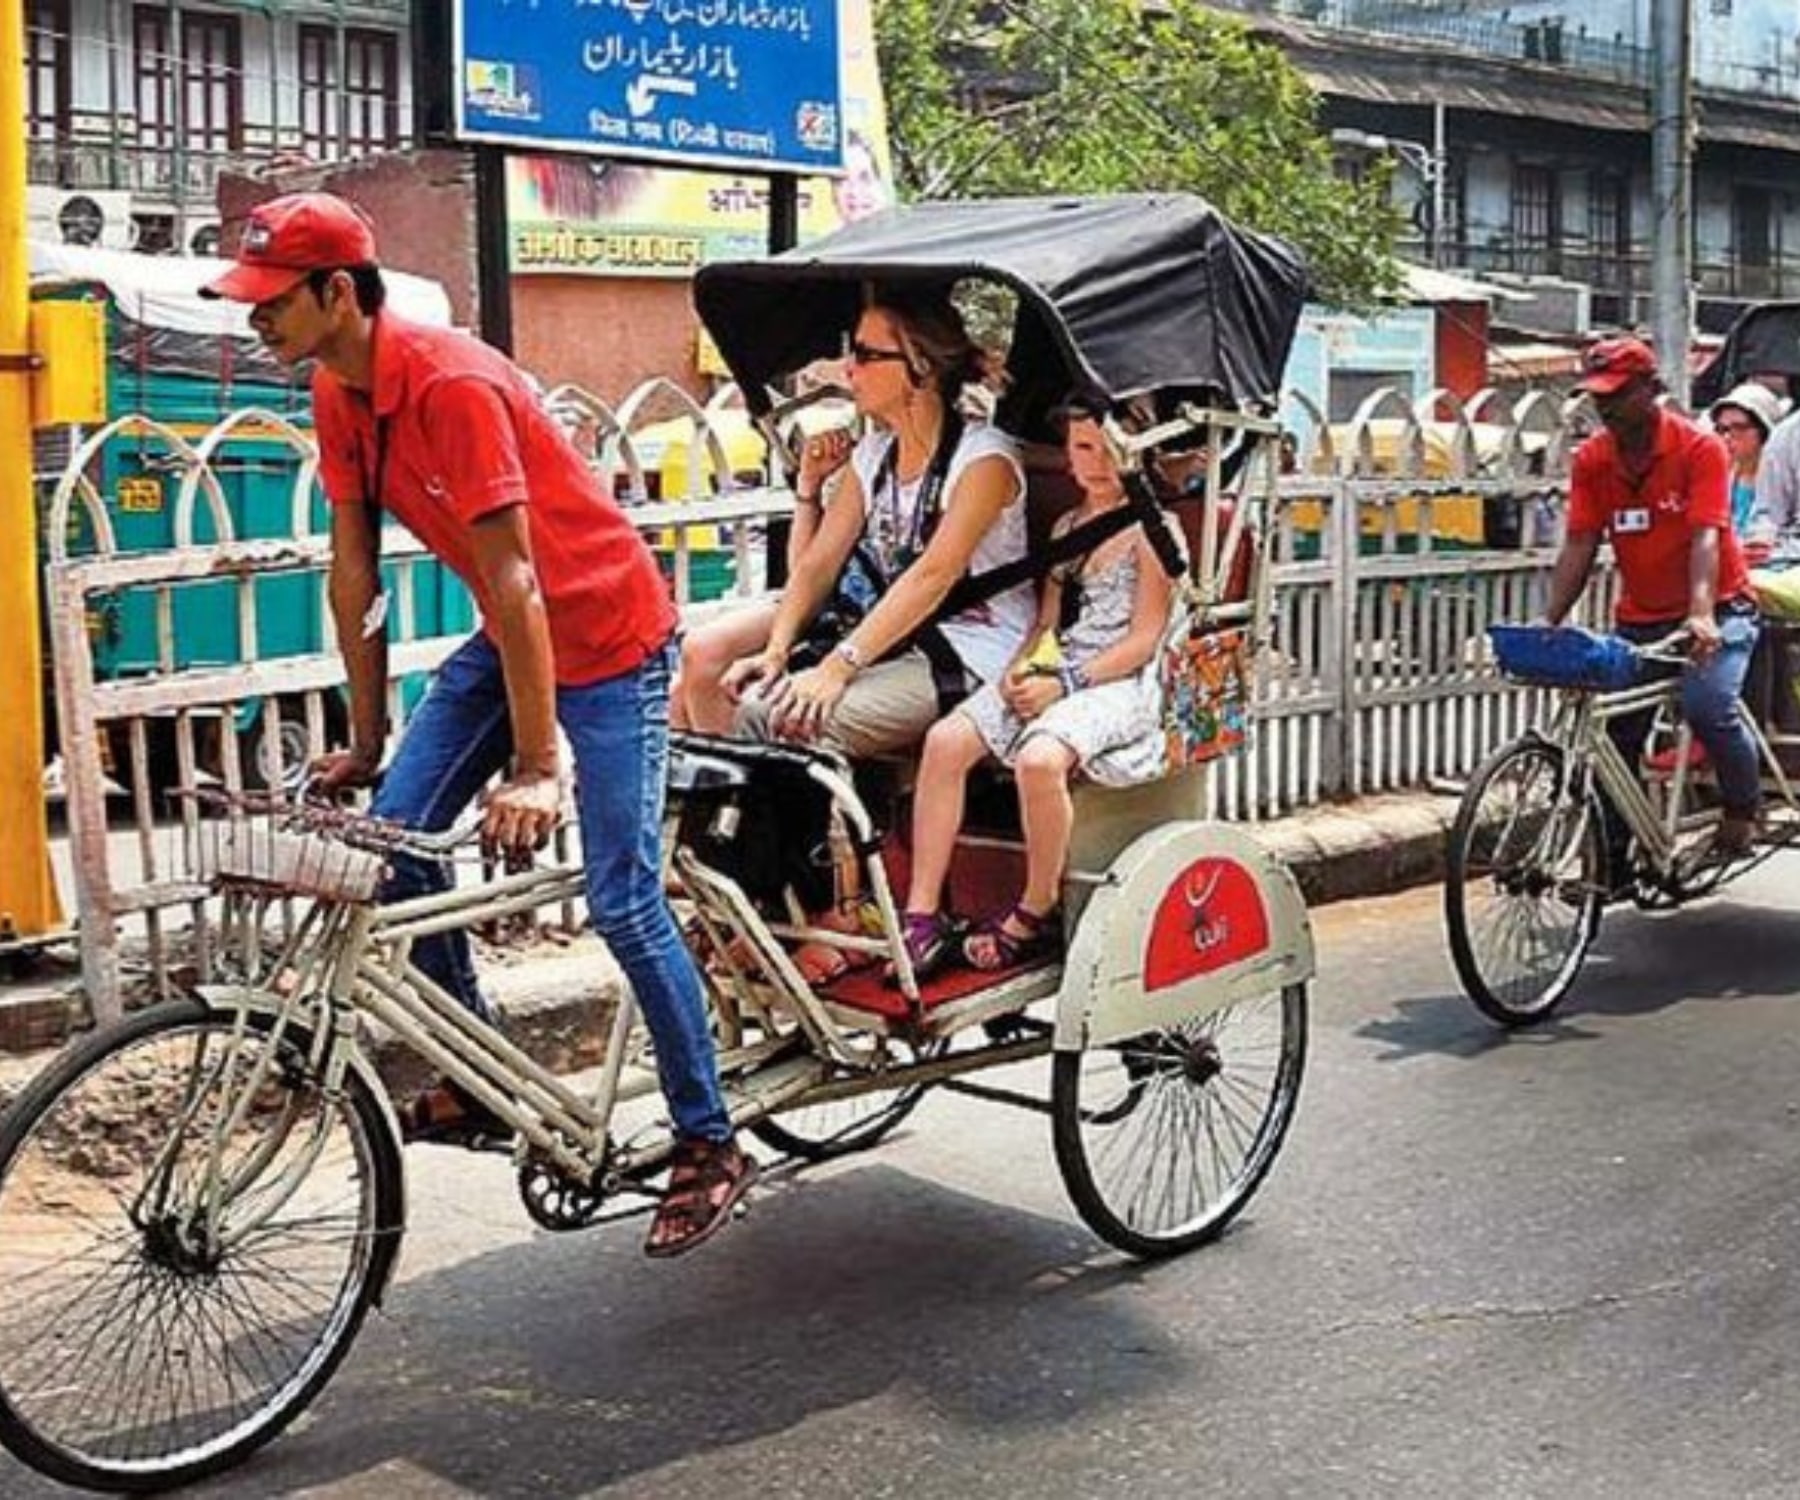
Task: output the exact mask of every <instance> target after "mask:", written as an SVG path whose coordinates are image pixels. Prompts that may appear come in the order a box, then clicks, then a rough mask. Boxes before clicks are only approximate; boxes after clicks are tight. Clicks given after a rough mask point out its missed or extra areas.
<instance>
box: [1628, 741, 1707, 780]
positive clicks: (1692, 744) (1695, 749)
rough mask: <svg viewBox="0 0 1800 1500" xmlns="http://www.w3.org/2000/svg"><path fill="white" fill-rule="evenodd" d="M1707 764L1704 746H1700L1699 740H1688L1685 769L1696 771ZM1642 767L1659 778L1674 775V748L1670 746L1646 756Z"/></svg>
mask: <svg viewBox="0 0 1800 1500" xmlns="http://www.w3.org/2000/svg"><path fill="white" fill-rule="evenodd" d="M1708 764H1709V762H1708V760H1707V758H1706V746H1704V745H1702V744H1701V743H1700V741H1699V740H1689V741H1688V753H1687V768H1688V769H1689V770H1690V771H1698V770H1701V769H1702V768H1704V767H1705V766H1707V765H1708ZM1644 765H1645V766H1646V767H1647V768H1648V769H1649V770H1652V771H1655V772H1656V773H1657V774H1658V775H1660V776H1669V775H1672V774H1674V771H1675V747H1674V746H1673V745H1671V746H1669V748H1668V749H1667V750H1658V751H1657V752H1656V753H1655V754H1654V755H1646V756H1645V757H1644Z"/></svg>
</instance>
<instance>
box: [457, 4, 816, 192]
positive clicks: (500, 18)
mask: <svg viewBox="0 0 1800 1500" xmlns="http://www.w3.org/2000/svg"><path fill="white" fill-rule="evenodd" d="M453 16H454V23H455V32H456V34H455V49H454V50H455V67H456V133H457V135H458V136H459V137H460V138H461V139H463V140H470V141H494V142H498V143H500V144H503V145H514V146H519V147H524V148H529V149H534V150H562V151H580V152H585V153H589V154H593V155H598V156H636V157H648V158H652V159H661V160H667V161H671V162H678V163H681V164H683V165H687V166H717V167H728V168H734V169H739V170H741V169H744V168H757V169H761V170H763V171H783V172H807V173H811V172H832V171H836V170H839V169H841V168H842V166H843V159H844V158H843V151H844V129H843V93H842V80H841V77H840V71H841V70H840V57H839V43H838V37H839V27H838V0H456V3H455V5H454V7H453Z"/></svg>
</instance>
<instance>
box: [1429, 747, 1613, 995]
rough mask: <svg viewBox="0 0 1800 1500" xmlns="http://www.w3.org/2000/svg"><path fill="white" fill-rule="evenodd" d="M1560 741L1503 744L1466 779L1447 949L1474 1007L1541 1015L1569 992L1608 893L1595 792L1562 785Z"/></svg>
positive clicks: (1447, 899)
mask: <svg viewBox="0 0 1800 1500" xmlns="http://www.w3.org/2000/svg"><path fill="white" fill-rule="evenodd" d="M1565 764H1566V761H1565V755H1564V752H1563V750H1562V748H1561V747H1560V746H1557V745H1552V744H1549V743H1547V742H1545V741H1542V740H1537V739H1527V740H1521V741H1519V742H1518V743H1516V744H1512V745H1508V746H1507V747H1506V748H1505V749H1503V750H1501V751H1500V752H1499V753H1498V754H1497V755H1495V756H1494V757H1493V758H1492V759H1490V760H1489V761H1488V762H1487V764H1485V765H1484V766H1483V767H1482V768H1481V769H1480V770H1479V771H1477V772H1476V773H1475V779H1474V780H1473V781H1471V782H1470V783H1469V787H1468V790H1467V791H1466V792H1465V793H1464V794H1463V800H1462V806H1461V807H1459V808H1458V809H1457V812H1456V822H1455V824H1454V825H1453V826H1452V828H1451V830H1450V850H1449V859H1448V869H1447V872H1446V876H1445V882H1444V920H1445V924H1446V926H1447V927H1448V929H1449V934H1450V956H1451V958H1452V959H1453V960H1454V962H1455V964H1456V972H1457V976H1458V977H1459V978H1460V979H1461V980H1462V983H1463V988H1464V989H1465V990H1466V991H1467V992H1468V996H1469V998H1470V999H1471V1000H1473V1001H1474V1002H1475V1005H1476V1007H1477V1008H1478V1009H1479V1010H1480V1011H1481V1012H1482V1014H1484V1015H1486V1016H1488V1017H1489V1018H1490V1019H1492V1020H1494V1021H1498V1022H1499V1023H1500V1024H1501V1025H1503V1026H1524V1025H1528V1024H1530V1023H1531V1022H1534V1021H1542V1020H1544V1019H1545V1018H1546V1017H1547V1016H1549V1015H1550V1013H1551V1012H1552V1011H1553V1010H1555V1009H1556V1007H1557V1006H1558V1005H1559V1004H1560V1003H1561V1002H1562V1000H1563V997H1564V996H1565V995H1567V994H1568V992H1569V989H1570V986H1572V985H1573V984H1574V982H1575V976H1576V974H1577V973H1578V972H1580V969H1581V963H1582V960H1583V959H1584V958H1585V957H1586V956H1587V951H1588V946H1589V944H1591V943H1592V942H1593V940H1594V934H1595V933H1596V932H1597V931H1598V930H1599V926H1600V911H1601V907H1602V906H1603V904H1604V903H1605V899H1606V840H1605V835H1604V831H1603V828H1602V824H1601V817H1600V804H1599V801H1598V799H1597V798H1596V797H1595V796H1593V795H1592V794H1591V793H1588V794H1583V793H1580V792H1577V791H1576V790H1574V789H1572V788H1571V787H1570V786H1569V785H1568V778H1567V776H1566V775H1565V773H1564V767H1565Z"/></svg>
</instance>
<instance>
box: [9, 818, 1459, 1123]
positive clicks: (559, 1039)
mask: <svg viewBox="0 0 1800 1500" xmlns="http://www.w3.org/2000/svg"><path fill="white" fill-rule="evenodd" d="M1456 806H1457V804H1456V799H1455V798H1453V797H1443V796H1436V795H1433V794H1430V793H1403V794H1395V795H1388V796H1380V797H1365V798H1362V799H1360V800H1358V801H1355V802H1347V803H1341V804H1334V805H1332V806H1328V807H1317V808H1309V809H1307V810H1306V811H1304V812H1300V813H1296V814H1294V815H1292V816H1291V817H1286V818H1279V819H1276V820H1275V821H1273V822H1269V823H1263V824H1258V825H1256V826H1254V827H1253V828H1252V829H1251V830H1250V831H1251V832H1252V833H1253V834H1254V835H1255V836H1256V838H1257V839H1258V840H1260V841H1261V842H1262V843H1263V844H1264V846H1265V847H1267V848H1268V849H1269V850H1270V851H1272V852H1273V853H1274V854H1275V855H1276V856H1277V857H1278V858H1280V859H1281V860H1283V861H1284V862H1285V863H1286V864H1287V866H1288V868H1289V869H1291V870H1292V871H1293V872H1294V875H1295V878H1296V879H1297V880H1298V881H1299V883H1300V889H1301V891H1302V893H1303V894H1304V895H1305V897H1306V901H1307V904H1308V905H1309V906H1318V905H1323V904H1325V903H1326V902H1331V901H1346V900H1351V899H1355V898H1357V897H1363V896H1379V895H1386V894H1389V893H1391V892H1394V891H1400V890H1405V889H1407V888H1408V887H1410V886H1415V885H1423V884H1428V883H1430V882H1433V881H1437V880H1441V879H1442V878H1443V874H1444V857H1445V850H1446V847H1447V845H1448V843H1449V838H1448V835H1449V829H1450V824H1451V821H1452V820H1453V819H1454V818H1455V816H1456ZM482 973H483V980H484V982H485V983H486V984H487V986H488V993H489V997H490V998H491V999H492V1000H493V1001H494V1002H495V1003H496V1004H497V1005H498V1006H499V1008H500V1011H501V1014H502V1015H503V1016H504V1017H505V1020H506V1031H507V1035H508V1036H509V1037H511V1038H512V1039H513V1041H514V1042H515V1043H517V1044H518V1045H519V1046H520V1047H522V1048H523V1049H524V1050H525V1051H526V1052H528V1053H529V1054H531V1056H533V1057H535V1058H536V1059H538V1061H540V1062H541V1063H543V1064H544V1065H545V1066H547V1067H549V1068H551V1069H553V1070H555V1071H558V1072H569V1071H573V1070H575V1069H578V1068H585V1067H591V1066H593V1065H595V1064H596V1063H597V1062H598V1061H599V1059H600V1053H601V1050H602V1048H603V1046H604V1042H605V1036H606V1027H607V1025H608V1023H609V1022H610V1020H611V1017H612V1014H613V1007H614V1006H615V1005H616V1004H617V1003H618V998H619V996H620V994H621V993H622V986H623V984H624V978H623V976H622V975H621V974H620V972H619V967H618V965H617V964H616V963H615V962H614V961H613V958H612V955H611V954H609V953H608V952H607V951H606V949H605V947H604V945H603V944H601V943H600V941H599V940H598V939H597V938H595V937H593V936H592V935H590V934H584V935H583V936H581V937H580V938H578V939H576V940H575V941H573V942H571V943H567V944H563V945H560V946H558V947H555V948H549V947H544V948H540V949H536V950H533V951H531V952H529V953H526V954H518V953H509V952H507V951H505V950H501V951H499V952H497V953H489V954H486V955H484V957H483V960H482ZM82 1009H83V1007H82V1006H81V1005H80V1003H79V997H78V996H74V995H72V993H71V984H70V981H69V979H68V978H67V977H61V978H55V979H52V980H49V981H46V982H36V983H33V982H31V981H26V982H22V983H16V984H12V985H3V986H0V1054H6V1053H20V1052H28V1053H39V1054H41V1052H42V1051H43V1049H46V1048H50V1047H55V1046H58V1045H60V1044H61V1043H62V1042H63V1041H64V1040H66V1039H67V1037H68V1036H69V1035H70V1031H71V1028H72V1026H73V1024H74V1023H75V1020H76V1018H77V1017H78V1016H79V1015H80V1013H81V1011H82ZM375 1051H376V1060H377V1063H378V1065H379V1066H380V1067H381V1070H382V1072H383V1074H384V1075H386V1076H387V1077H388V1078H389V1079H390V1081H391V1082H392V1084H393V1085H394V1087H395V1089H396V1090H397V1091H401V1092H406V1091H409V1090H411V1089H413V1088H416V1087H417V1086H418V1085H419V1084H421V1083H423V1082H424V1080H425V1076H426V1069H425V1067H424V1065H423V1064H422V1063H421V1062H420V1061H419V1059H418V1058H416V1057H415V1056H413V1055H412V1054H411V1053H410V1052H407V1051H406V1050H405V1049H404V1048H402V1047H400V1046H398V1045H397V1044H395V1043H392V1042H390V1041H378V1042H377V1044H376V1049H375ZM3 1096H4V1079H0V1098H3Z"/></svg>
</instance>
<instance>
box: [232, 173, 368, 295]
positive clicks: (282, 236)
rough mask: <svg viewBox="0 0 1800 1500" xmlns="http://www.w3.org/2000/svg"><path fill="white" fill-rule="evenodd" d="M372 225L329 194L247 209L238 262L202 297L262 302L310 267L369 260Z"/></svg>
mask: <svg viewBox="0 0 1800 1500" xmlns="http://www.w3.org/2000/svg"><path fill="white" fill-rule="evenodd" d="M374 262H375V230H374V227H373V226H372V225H371V224H370V223H369V221H368V219H367V218H366V217H365V216H364V214H363V211H362V210H361V209H360V208H358V207H356V205H355V204H352V203H347V202H345V201H344V200H343V199H342V198H339V197H337V196H336V195H335V194H333V193H289V194H288V195H287V196H286V197H284V198H273V199H271V200H270V201H269V202H267V203H263V204H259V205H258V206H257V207H255V208H253V209H251V210H250V219H249V222H248V223H246V224H245V225H244V232H243V234H242V236H241V237H240V238H239V239H238V248H237V264H236V265H235V266H233V267H232V268H231V269H230V270H229V271H227V272H226V273H225V274H224V275H223V276H221V277H219V278H218V280H216V281H214V282H211V283H210V284H208V285H207V286H203V287H202V288H201V289H200V295H201V296H202V297H224V298H227V299H229V300H230V301H232V302H267V301H269V300H270V299H272V298H275V297H279V296H281V295H282V294H283V293H284V292H287V291H289V290H291V289H292V288H293V287H295V286H297V285H298V284H299V283H300V282H301V281H302V280H303V279H304V278H305V276H306V274H307V273H308V272H309V271H332V270H336V269H337V268H338V267H340V266H363V265H373V264H374Z"/></svg>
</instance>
